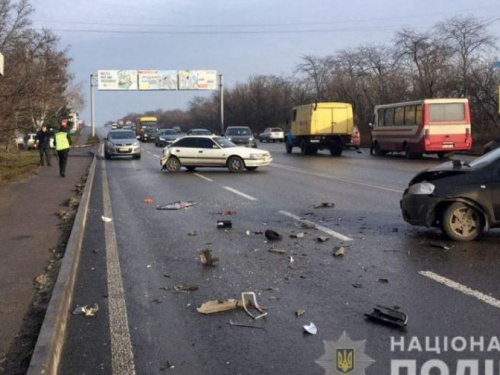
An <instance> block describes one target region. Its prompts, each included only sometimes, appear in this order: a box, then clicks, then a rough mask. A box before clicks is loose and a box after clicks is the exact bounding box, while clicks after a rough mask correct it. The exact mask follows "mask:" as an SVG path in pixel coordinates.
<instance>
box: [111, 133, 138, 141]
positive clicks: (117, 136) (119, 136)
mask: <svg viewBox="0 0 500 375" xmlns="http://www.w3.org/2000/svg"><path fill="white" fill-rule="evenodd" d="M108 137H109V138H110V139H132V138H135V134H134V133H133V132H129V131H126V132H110V133H109V135H108Z"/></svg>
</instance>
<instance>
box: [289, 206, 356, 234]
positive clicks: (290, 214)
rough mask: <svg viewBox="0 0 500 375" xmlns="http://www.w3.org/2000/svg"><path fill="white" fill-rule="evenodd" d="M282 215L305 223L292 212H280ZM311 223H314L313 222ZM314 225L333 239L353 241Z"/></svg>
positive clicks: (328, 229)
mask: <svg viewBox="0 0 500 375" xmlns="http://www.w3.org/2000/svg"><path fill="white" fill-rule="evenodd" d="M280 214H282V215H285V216H288V217H291V218H292V219H295V220H298V221H303V220H304V219H303V218H301V217H300V216H297V215H294V214H292V213H290V212H287V211H280ZM307 221H310V220H307ZM311 223H312V221H311ZM314 225H316V228H318V229H319V230H320V231H322V232H325V233H326V234H329V235H330V236H332V237H335V238H338V239H339V240H342V241H352V238H351V237H347V236H344V235H343V234H341V233H338V232H335V231H334V230H331V229H330V228H327V227H324V226H322V225H318V224H316V223H314Z"/></svg>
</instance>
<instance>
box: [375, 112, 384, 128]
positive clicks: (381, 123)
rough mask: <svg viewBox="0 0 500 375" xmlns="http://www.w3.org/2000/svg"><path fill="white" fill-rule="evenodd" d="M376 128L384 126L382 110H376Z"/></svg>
mask: <svg viewBox="0 0 500 375" xmlns="http://www.w3.org/2000/svg"><path fill="white" fill-rule="evenodd" d="M377 126H384V110H383V109H379V110H378V122H377Z"/></svg>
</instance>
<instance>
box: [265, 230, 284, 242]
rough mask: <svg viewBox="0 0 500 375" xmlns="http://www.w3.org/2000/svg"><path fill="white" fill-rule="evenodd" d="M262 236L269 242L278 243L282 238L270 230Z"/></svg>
mask: <svg viewBox="0 0 500 375" xmlns="http://www.w3.org/2000/svg"><path fill="white" fill-rule="evenodd" d="M264 235H265V236H266V238H267V239H268V240H269V241H280V240H281V239H282V238H283V236H282V235H281V234H279V233H278V232H276V231H274V230H272V229H268V230H266V231H265V232H264Z"/></svg>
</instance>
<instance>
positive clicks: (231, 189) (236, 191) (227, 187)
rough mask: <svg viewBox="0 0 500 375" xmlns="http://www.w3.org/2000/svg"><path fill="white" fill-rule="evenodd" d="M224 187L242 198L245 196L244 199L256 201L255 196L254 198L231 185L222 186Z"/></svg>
mask: <svg viewBox="0 0 500 375" xmlns="http://www.w3.org/2000/svg"><path fill="white" fill-rule="evenodd" d="M224 189H226V190H227V191H230V192H231V193H234V194H238V195H239V196H241V197H243V198H246V199H249V200H251V201H256V200H257V198H254V197H252V196H251V195H247V194H245V193H242V192H241V191H238V190H236V189H233V188H232V187H229V186H224Z"/></svg>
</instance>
